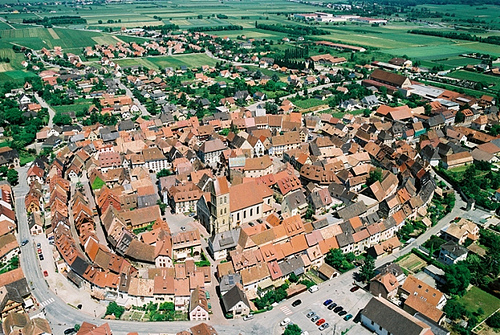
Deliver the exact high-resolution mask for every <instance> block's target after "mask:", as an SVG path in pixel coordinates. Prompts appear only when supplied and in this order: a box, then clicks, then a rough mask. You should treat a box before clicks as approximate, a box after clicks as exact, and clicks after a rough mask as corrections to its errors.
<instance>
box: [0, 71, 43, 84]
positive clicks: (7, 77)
mask: <svg viewBox="0 0 500 335" xmlns="http://www.w3.org/2000/svg"><path fill="white" fill-rule="evenodd" d="M35 76H36V75H35V74H34V73H32V72H25V71H7V72H0V83H4V82H7V81H13V82H15V83H19V84H22V83H24V78H28V77H35Z"/></svg>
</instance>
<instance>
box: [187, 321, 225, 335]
mask: <svg viewBox="0 0 500 335" xmlns="http://www.w3.org/2000/svg"><path fill="white" fill-rule="evenodd" d="M189 330H191V334H192V335H217V334H218V333H217V331H216V330H215V328H214V327H212V326H209V325H207V324H206V323H204V322H203V323H200V324H199V325H196V326H194V327H191V328H189ZM182 335H185V334H182Z"/></svg>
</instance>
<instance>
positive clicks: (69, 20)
mask: <svg viewBox="0 0 500 335" xmlns="http://www.w3.org/2000/svg"><path fill="white" fill-rule="evenodd" d="M23 23H30V24H40V25H43V26H50V25H54V24H55V25H65V24H86V23H87V20H86V19H84V18H82V17H81V16H70V15H63V16H53V17H44V18H38V17H35V18H29V19H23Z"/></svg>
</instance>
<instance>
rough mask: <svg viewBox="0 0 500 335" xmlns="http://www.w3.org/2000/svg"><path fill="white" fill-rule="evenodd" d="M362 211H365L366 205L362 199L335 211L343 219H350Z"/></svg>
mask: <svg viewBox="0 0 500 335" xmlns="http://www.w3.org/2000/svg"><path fill="white" fill-rule="evenodd" d="M364 212H366V205H365V203H364V202H363V201H362V200H361V201H358V202H355V203H353V204H352V205H349V206H346V207H344V208H342V209H339V210H338V211H337V213H338V215H339V217H340V218H341V219H343V220H349V219H352V218H353V217H355V216H358V215H361V214H363V213H364Z"/></svg>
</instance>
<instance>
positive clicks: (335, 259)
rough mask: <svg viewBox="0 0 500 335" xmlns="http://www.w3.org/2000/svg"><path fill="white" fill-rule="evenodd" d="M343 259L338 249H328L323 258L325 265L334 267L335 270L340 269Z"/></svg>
mask: <svg viewBox="0 0 500 335" xmlns="http://www.w3.org/2000/svg"><path fill="white" fill-rule="evenodd" d="M344 260H345V258H344V255H343V254H342V251H341V250H340V249H330V251H328V253H327V254H326V257H325V262H326V264H328V265H330V266H332V267H334V268H335V269H340V268H341V267H342V263H343V262H344Z"/></svg>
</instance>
